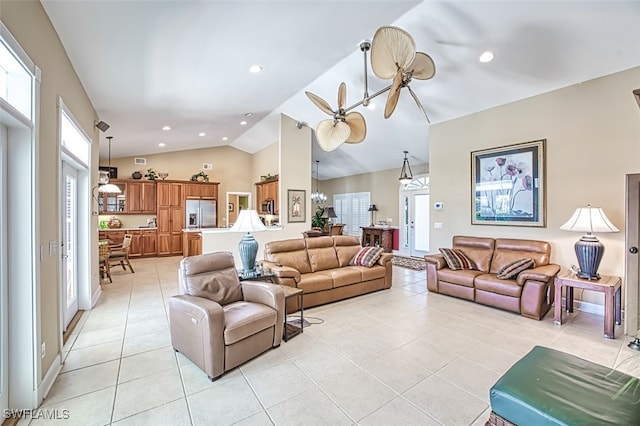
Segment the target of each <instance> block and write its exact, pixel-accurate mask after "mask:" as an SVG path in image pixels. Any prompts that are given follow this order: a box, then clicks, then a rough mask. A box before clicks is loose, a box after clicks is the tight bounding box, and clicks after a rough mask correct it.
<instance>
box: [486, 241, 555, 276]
mask: <svg viewBox="0 0 640 426" xmlns="http://www.w3.org/2000/svg"><path fill="white" fill-rule="evenodd" d="M495 247H496V249H495V251H494V252H493V258H492V260H491V268H490V270H489V272H491V273H492V274H497V273H498V271H499V270H500V269H501V268H502V267H503V266H505V265H506V264H508V263H511V262H513V261H515V260H518V259H523V258H525V257H530V258H532V259H533V261H534V262H535V263H536V266H544V265H548V264H549V259H550V257H551V244H549V243H548V242H546V241H537V240H520V239H512V238H498V239H496V245H495Z"/></svg>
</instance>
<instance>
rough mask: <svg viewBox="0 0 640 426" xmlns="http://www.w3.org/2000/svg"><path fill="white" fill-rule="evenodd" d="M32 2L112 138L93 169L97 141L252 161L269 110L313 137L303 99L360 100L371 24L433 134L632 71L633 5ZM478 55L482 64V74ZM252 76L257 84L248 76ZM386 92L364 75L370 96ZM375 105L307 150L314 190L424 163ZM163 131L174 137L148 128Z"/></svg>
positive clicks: (269, 132)
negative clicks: (363, 132) (407, 41)
mask: <svg viewBox="0 0 640 426" xmlns="http://www.w3.org/2000/svg"><path fill="white" fill-rule="evenodd" d="M42 3H43V5H44V7H45V10H46V12H47V14H48V15H49V17H50V19H51V21H52V23H53V25H54V27H55V29H56V31H57V32H58V34H59V36H60V39H61V41H62V43H63V45H64V46H65V49H66V51H67V54H68V55H69V57H70V59H71V62H72V63H73V66H74V68H75V70H76V72H77V74H78V76H79V78H80V80H81V81H82V84H83V85H84V87H85V89H86V91H87V93H88V95H89V97H90V99H91V101H92V103H93V105H94V107H95V109H96V111H97V113H98V115H99V117H100V119H101V120H104V121H106V122H107V123H109V124H110V125H111V128H110V129H109V130H108V131H107V132H106V133H105V134H102V135H101V144H100V145H101V146H100V152H101V158H105V157H106V151H107V144H106V139H104V137H105V136H113V137H114V138H113V143H112V157H114V158H116V157H122V156H132V155H145V154H154V153H160V152H166V151H175V150H184V149H193V148H202V147H210V146H220V145H225V144H230V145H232V146H234V147H236V148H238V149H242V150H244V151H247V152H250V153H254V152H256V151H259V150H260V149H262V148H264V147H266V146H267V145H269V144H271V143H273V142H275V141H276V140H277V138H278V124H279V119H278V117H279V114H280V113H284V114H287V115H288V116H290V117H293V118H294V119H296V120H300V121H301V122H305V123H308V124H309V126H310V127H312V128H315V126H316V125H317V123H318V122H319V121H320V120H323V119H326V118H328V116H326V115H325V114H324V113H322V112H321V111H320V110H318V109H317V108H316V107H315V106H314V105H313V104H312V103H311V102H310V101H309V100H308V99H307V97H306V96H305V95H304V91H305V90H310V91H312V92H314V93H316V94H317V95H319V96H321V97H322V98H324V99H325V100H326V101H328V102H329V104H330V105H331V106H332V107H335V106H336V103H337V99H336V96H337V89H338V85H339V84H340V82H342V81H344V82H346V84H347V103H348V105H350V104H353V103H355V102H357V101H359V100H360V99H362V94H363V90H364V80H363V57H362V53H361V52H360V49H359V48H358V44H359V42H360V41H362V40H363V39H371V38H372V37H373V34H374V33H375V30H376V29H377V28H378V27H380V26H382V25H396V26H399V27H401V28H403V29H405V30H407V31H408V32H409V33H410V34H411V35H412V36H413V38H414V39H415V42H416V46H417V50H418V51H423V52H426V53H428V54H429V55H430V56H431V57H432V58H433V59H434V61H435V63H436V70H437V71H436V75H435V77H434V78H433V79H431V80H427V81H418V80H414V82H413V83H412V84H411V87H412V88H413V89H414V91H415V92H416V94H417V95H418V97H419V98H420V99H421V102H422V104H423V105H424V107H425V109H426V110H427V113H428V114H429V118H430V119H431V123H438V122H442V121H446V120H450V119H453V118H456V117H461V116H464V115H467V114H470V113H473V112H477V111H481V110H484V109H487V108H490V107H493V106H496V105H501V104H504V103H508V102H512V101H515V100H518V99H523V98H526V97H529V96H533V95H536V94H539V93H543V92H548V91H551V90H554V89H558V88H561V87H565V86H568V85H571V84H575V83H579V82H582V81H586V80H590V79H592V78H595V77H599V76H602V75H606V74H610V73H613V72H617V71H621V70H624V69H628V68H631V67H634V66H638V65H640V2H638V1H608V0H600V1H598V0H584V1H582V0H567V1H560V0H557V1H544V0H537V1H521V0H511V1H506V0H501V1H500V0H499V1H485V0H468V1H397V0H389V1H361V0H341V1H331V0H315V1H301V0H291V1H266V0H265V1H243V0H236V1H214V0H210V1H190V0H178V1H166V0H136V1H121V0H120V1H116V0H84V1H61V0H42ZM487 49H489V50H492V51H493V52H494V53H495V60H494V61H493V62H491V63H488V64H481V63H480V62H479V61H478V56H479V55H480V53H481V52H482V51H484V50H487ZM252 64H259V65H261V66H262V67H263V68H264V70H263V72H262V73H260V74H250V73H249V72H248V68H249V66H251V65H252ZM389 83H390V82H388V81H382V80H380V79H378V78H377V77H375V76H374V75H373V73H372V72H371V70H370V69H369V93H370V94H372V93H374V92H376V91H377V90H379V89H381V88H383V87H385V86H387V85H388V84H389ZM629 96H631V94H630V95H629ZM385 100H386V94H384V95H382V96H380V97H378V98H376V99H375V101H374V102H375V103H376V104H377V106H378V108H377V109H376V110H373V111H371V110H368V109H366V108H362V107H359V108H358V109H357V111H360V112H361V113H362V114H363V115H364V116H365V117H366V120H367V125H368V132H367V138H366V139H365V141H364V142H363V143H361V144H355V145H352V144H344V145H343V146H341V147H340V148H338V149H337V150H335V151H333V152H329V153H327V152H324V151H322V150H321V149H320V148H319V147H318V146H317V144H315V145H314V147H313V157H314V158H313V160H320V178H321V179H327V178H332V177H340V176H349V175H353V174H358V173H363V172H369V171H376V170H385V169H392V168H398V174H399V169H400V166H401V165H402V158H403V154H402V151H403V150H408V151H409V152H410V161H411V163H412V164H419V163H426V162H428V142H427V141H428V133H429V125H428V123H427V122H426V120H425V119H424V116H423V115H421V113H420V111H419V110H418V108H417V106H416V105H415V103H414V101H413V99H412V98H411V96H410V94H409V93H408V92H406V89H405V90H404V91H403V92H402V94H401V95H400V101H399V104H398V107H397V109H396V111H395V113H394V114H393V115H392V116H391V117H390V118H389V119H387V120H385V119H384V118H383V109H384V102H385ZM248 112H251V113H252V114H253V115H252V116H251V117H248V118H246V117H245V116H244V114H245V113H248ZM245 119H246V120H247V121H248V124H247V125H246V126H240V124H239V123H240V121H242V120H245ZM532 119H534V118H532ZM165 125H169V126H171V127H172V130H171V131H169V132H165V131H162V130H161V128H162V127H163V126H165ZM199 132H205V133H206V136H205V137H199V136H198V133H199ZM223 136H227V137H228V138H229V140H228V141H226V142H225V141H223V140H222V137H223ZM159 142H164V143H166V146H165V147H164V148H160V147H159V146H158V143H159ZM214 168H215V164H214Z"/></svg>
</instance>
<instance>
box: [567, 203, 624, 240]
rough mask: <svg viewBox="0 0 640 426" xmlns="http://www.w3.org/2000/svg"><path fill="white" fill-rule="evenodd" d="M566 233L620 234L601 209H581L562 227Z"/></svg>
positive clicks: (588, 207) (589, 207)
mask: <svg viewBox="0 0 640 426" xmlns="http://www.w3.org/2000/svg"><path fill="white" fill-rule="evenodd" d="M560 229H562V230H564V231H576V232H586V233H588V234H591V233H592V232H618V231H619V229H618V228H616V227H615V226H614V225H613V223H611V221H610V220H609V219H608V218H607V215H606V214H604V211H603V210H602V209H601V208H600V207H591V206H587V207H579V208H577V209H576V211H575V212H574V213H573V216H571V218H570V219H569V220H568V221H566V222H565V223H564V225H562V226H561V227H560Z"/></svg>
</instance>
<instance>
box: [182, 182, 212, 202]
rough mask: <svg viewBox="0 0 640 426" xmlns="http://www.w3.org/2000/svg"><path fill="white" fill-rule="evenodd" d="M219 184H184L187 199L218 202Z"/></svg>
mask: <svg viewBox="0 0 640 426" xmlns="http://www.w3.org/2000/svg"><path fill="white" fill-rule="evenodd" d="M219 184H220V183H219V182H196V183H185V184H184V196H185V198H204V199H211V200H217V199H218V185H219Z"/></svg>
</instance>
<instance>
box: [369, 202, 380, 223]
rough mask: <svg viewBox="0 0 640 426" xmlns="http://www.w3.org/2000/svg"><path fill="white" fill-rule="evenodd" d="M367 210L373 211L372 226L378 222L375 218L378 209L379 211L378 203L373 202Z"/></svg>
mask: <svg viewBox="0 0 640 426" xmlns="http://www.w3.org/2000/svg"><path fill="white" fill-rule="evenodd" d="M367 211H369V212H371V226H375V225H376V222H375V220H374V218H375V216H374V215H375V214H376V213H375V212H377V211H378V208H377V207H376V205H375V204H371V205H370V206H369V210H367Z"/></svg>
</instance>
